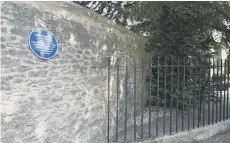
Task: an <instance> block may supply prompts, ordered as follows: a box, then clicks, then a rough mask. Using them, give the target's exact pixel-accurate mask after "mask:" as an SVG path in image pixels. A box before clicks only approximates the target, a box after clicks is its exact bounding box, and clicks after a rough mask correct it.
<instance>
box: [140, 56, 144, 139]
mask: <svg viewBox="0 0 230 143" xmlns="http://www.w3.org/2000/svg"><path fill="white" fill-rule="evenodd" d="M141 84H142V86H141V139H143V116H144V114H143V113H144V111H143V110H144V59H143V57H142V59H141Z"/></svg>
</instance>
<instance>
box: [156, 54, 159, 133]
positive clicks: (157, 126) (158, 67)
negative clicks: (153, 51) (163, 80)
mask: <svg viewBox="0 0 230 143" xmlns="http://www.w3.org/2000/svg"><path fill="white" fill-rule="evenodd" d="M157 65H158V66H157V117H156V136H157V137H158V114H159V73H160V69H159V56H158V57H157Z"/></svg>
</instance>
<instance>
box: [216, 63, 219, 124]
mask: <svg viewBox="0 0 230 143" xmlns="http://www.w3.org/2000/svg"><path fill="white" fill-rule="evenodd" d="M216 71H217V76H216V77H217V78H216V83H217V85H218V84H219V60H217V69H216ZM216 91H217V94H216V123H217V122H218V101H219V99H218V97H219V88H216Z"/></svg>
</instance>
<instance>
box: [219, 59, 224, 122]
mask: <svg viewBox="0 0 230 143" xmlns="http://www.w3.org/2000/svg"><path fill="white" fill-rule="evenodd" d="M222 65H223V62H222V58H221V59H220V86H221V88H220V120H219V121H221V120H222V119H221V115H222V114H221V113H222V91H221V90H222V76H223V74H222V72H223V66H222Z"/></svg>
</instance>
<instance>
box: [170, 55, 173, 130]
mask: <svg viewBox="0 0 230 143" xmlns="http://www.w3.org/2000/svg"><path fill="white" fill-rule="evenodd" d="M171 62H172V65H173V57H172V58H171ZM170 91H171V96H170V134H172V102H173V101H172V100H173V67H171V85H170Z"/></svg>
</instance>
